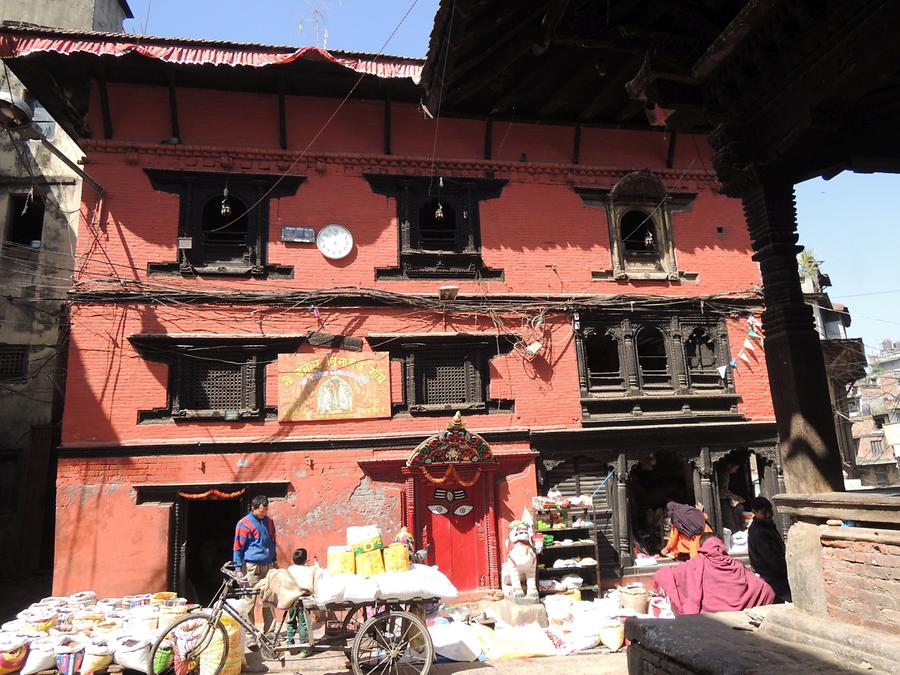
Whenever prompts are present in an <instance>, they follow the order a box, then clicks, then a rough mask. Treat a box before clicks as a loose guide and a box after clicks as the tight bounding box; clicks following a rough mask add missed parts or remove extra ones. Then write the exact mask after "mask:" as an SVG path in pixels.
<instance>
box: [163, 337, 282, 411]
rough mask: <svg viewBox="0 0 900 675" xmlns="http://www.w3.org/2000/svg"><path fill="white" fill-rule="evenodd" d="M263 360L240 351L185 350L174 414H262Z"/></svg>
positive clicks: (175, 390)
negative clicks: (261, 384)
mask: <svg viewBox="0 0 900 675" xmlns="http://www.w3.org/2000/svg"><path fill="white" fill-rule="evenodd" d="M263 375H264V364H261V363H260V362H259V361H258V360H257V358H256V357H255V356H248V355H246V354H242V353H240V352H227V351H226V352H219V353H216V352H209V351H207V352H205V353H204V355H203V356H196V355H190V354H184V355H182V356H181V357H180V358H179V359H178V364H177V367H176V368H175V381H174V382H173V393H174V400H173V405H172V414H173V415H183V416H195V417H196V416H208V417H223V418H226V419H227V418H228V417H234V416H237V417H238V418H241V417H244V418H246V417H259V416H260V413H261V411H262V410H263V409H264V407H265V402H264V401H263V399H262V396H261V394H262V392H263V389H264V387H262V386H258V384H259V381H260V380H261V378H262V377H263Z"/></svg>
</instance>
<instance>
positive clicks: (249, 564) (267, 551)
mask: <svg viewBox="0 0 900 675" xmlns="http://www.w3.org/2000/svg"><path fill="white" fill-rule="evenodd" d="M268 512H269V500H268V498H267V497H265V496H264V495H257V496H256V497H254V498H253V499H252V500H251V502H250V513H248V514H247V515H246V516H244V517H243V518H241V519H240V520H239V521H238V523H237V527H236V528H235V531H234V566H235V568H236V569H239V570H241V571H242V572H243V573H244V574H246V575H247V581H248V582H250V585H251V586H255V585H256V584H257V583H258V582H259V581H260V580H262V579H265V578H266V575H267V574H268V573H269V570H270V569H273V568H274V567H275V566H276V557H277V556H276V553H275V522H274V521H273V520H272V519H271V518H270V517H269V516H268V515H267V514H268ZM252 615H253V613H252V612H251V617H252ZM274 623H275V612H273V611H272V609H271V608H270V607H265V606H263V631H264V632H265V633H268V632H269V630H271V628H272V626H273V624H274Z"/></svg>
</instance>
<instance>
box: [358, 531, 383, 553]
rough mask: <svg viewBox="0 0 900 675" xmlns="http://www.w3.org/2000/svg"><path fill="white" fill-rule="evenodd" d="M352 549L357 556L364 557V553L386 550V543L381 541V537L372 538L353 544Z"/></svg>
mask: <svg viewBox="0 0 900 675" xmlns="http://www.w3.org/2000/svg"><path fill="white" fill-rule="evenodd" d="M351 548H352V549H353V552H354V553H355V554H356V555H362V554H363V553H368V552H369V551H375V550H378V549H382V548H384V542H383V541H382V540H381V535H378V536H377V537H371V538H370V539H365V540H363V541H358V542H356V543H355V544H353V545H352V546H351Z"/></svg>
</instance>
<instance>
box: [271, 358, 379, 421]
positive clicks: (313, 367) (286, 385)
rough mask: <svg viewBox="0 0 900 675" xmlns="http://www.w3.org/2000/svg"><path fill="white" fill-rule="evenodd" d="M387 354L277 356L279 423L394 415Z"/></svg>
mask: <svg viewBox="0 0 900 675" xmlns="http://www.w3.org/2000/svg"><path fill="white" fill-rule="evenodd" d="M390 374H391V363H390V356H389V355H388V353H387V352H373V353H368V354H367V353H364V352H344V351H337V352H330V353H328V354H318V355H317V354H279V355H278V421H279V422H310V421H319V420H340V419H364V418H370V417H390V416H391V379H390Z"/></svg>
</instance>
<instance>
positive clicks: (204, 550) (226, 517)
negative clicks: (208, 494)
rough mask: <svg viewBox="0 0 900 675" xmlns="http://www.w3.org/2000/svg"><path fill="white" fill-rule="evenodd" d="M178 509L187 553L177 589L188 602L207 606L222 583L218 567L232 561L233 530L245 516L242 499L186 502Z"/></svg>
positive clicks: (187, 500) (184, 549)
mask: <svg viewBox="0 0 900 675" xmlns="http://www.w3.org/2000/svg"><path fill="white" fill-rule="evenodd" d="M178 507H179V511H180V512H181V514H182V515H181V517H182V523H181V525H182V527H181V528H179V530H180V531H182V532H183V533H184V535H183V539H182V542H180V544H181V546H180V547H179V548H180V550H181V551H183V552H184V553H183V560H182V561H181V564H180V565H179V567H180V571H181V574H179V576H180V577H181V578H180V579H178V583H177V590H178V591H179V593H180V594H181V595H183V596H184V597H186V598H187V599H188V601H190V602H199V603H200V604H201V605H203V606H206V605H207V604H208V603H209V601H210V600H212V598H213V596H214V595H215V593H216V591H217V590H218V589H219V584H221V582H222V574H221V573H220V572H219V568H221V567H222V565H223V564H224V563H225V562H227V561H229V560H231V557H232V551H233V544H234V528H235V525H237V521H238V520H240V518H241V517H242V516H243V515H244V513H245V509H244V508H243V500H242V499H240V498H235V499H222V500H206V499H201V500H190V499H183V500H182V501H181V502H180V503H179V504H178Z"/></svg>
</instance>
